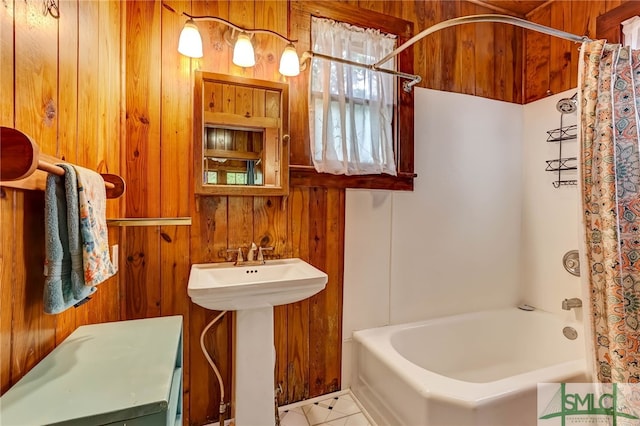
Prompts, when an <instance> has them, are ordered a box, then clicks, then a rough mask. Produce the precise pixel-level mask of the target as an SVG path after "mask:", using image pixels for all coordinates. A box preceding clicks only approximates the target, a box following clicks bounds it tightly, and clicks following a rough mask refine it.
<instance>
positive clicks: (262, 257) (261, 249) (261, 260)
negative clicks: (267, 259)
mask: <svg viewBox="0 0 640 426" xmlns="http://www.w3.org/2000/svg"><path fill="white" fill-rule="evenodd" d="M270 250H273V247H258V261H259V262H264V256H263V254H262V252H263V251H270Z"/></svg>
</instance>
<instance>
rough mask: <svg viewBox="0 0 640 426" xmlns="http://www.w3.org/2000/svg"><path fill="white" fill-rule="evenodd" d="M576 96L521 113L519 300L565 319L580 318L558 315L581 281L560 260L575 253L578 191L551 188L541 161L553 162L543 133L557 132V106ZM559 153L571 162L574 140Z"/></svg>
mask: <svg viewBox="0 0 640 426" xmlns="http://www.w3.org/2000/svg"><path fill="white" fill-rule="evenodd" d="M575 93H576V89H573V90H568V91H566V92H563V93H560V94H557V95H553V96H549V97H548V98H545V99H542V100H539V101H536V102H532V103H530V104H527V105H525V106H524V107H523V108H524V110H523V111H524V112H523V116H524V131H523V151H522V155H523V159H524V161H523V173H524V175H523V191H522V194H523V198H522V205H523V212H522V214H523V221H522V260H521V264H522V276H521V277H520V282H521V285H522V298H523V301H526V303H529V304H530V305H533V306H535V307H538V308H540V309H544V310H546V311H550V312H556V313H559V314H562V315H563V316H565V317H567V318H569V317H571V318H575V316H576V314H578V315H579V312H570V313H568V312H566V311H563V310H562V308H561V306H562V300H563V299H565V298H571V297H580V296H581V290H580V288H581V287H580V278H579V277H574V276H573V275H571V274H569V273H568V272H567V271H565V269H564V267H563V266H562V257H563V256H564V254H565V253H566V252H567V251H569V250H575V249H578V229H579V220H578V188H577V186H562V187H560V188H557V189H556V188H554V187H553V185H552V182H553V181H554V180H556V179H557V173H555V172H547V171H545V167H546V163H545V161H546V160H551V159H554V158H557V157H558V143H549V142H546V140H547V136H548V135H547V133H546V132H547V130H551V129H555V128H557V127H560V113H559V112H558V111H557V110H556V103H557V102H558V100H560V99H562V98H569V97H571V96H573V95H574V94H575ZM576 120H577V116H576V114H565V115H564V118H563V125H564V126H567V125H569V124H575V123H576ZM562 150H563V153H562V155H563V157H565V156H567V157H569V156H576V155H577V152H578V143H577V140H571V141H567V142H563V146H562ZM562 177H563V178H565V177H566V178H574V179H575V178H576V177H577V173H576V172H563V175H562Z"/></svg>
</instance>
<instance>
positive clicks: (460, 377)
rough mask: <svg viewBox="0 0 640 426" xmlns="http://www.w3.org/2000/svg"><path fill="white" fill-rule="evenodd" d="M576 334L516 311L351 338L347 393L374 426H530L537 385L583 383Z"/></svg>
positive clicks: (546, 318)
mask: <svg viewBox="0 0 640 426" xmlns="http://www.w3.org/2000/svg"><path fill="white" fill-rule="evenodd" d="M565 326H572V327H574V328H575V329H576V330H577V331H578V335H579V337H578V338H577V339H576V340H569V339H567V338H566V337H564V335H563V333H562V329H563V327H565ZM582 334H583V332H582V327H581V325H580V324H579V323H577V322H572V323H570V322H567V321H562V320H561V319H560V318H558V317H557V316H555V315H553V314H550V313H546V312H542V311H532V312H527V311H522V310H520V309H517V308H509V309H502V310H493V311H485V312H475V313H469V314H463V315H456V316H450V317H443V318H436V319H432V320H427V321H422V322H416V323H412V324H402V325H396V326H388V327H382V328H375V329H369V330H362V331H357V332H355V333H354V341H355V344H354V348H355V354H354V355H355V356H354V363H355V364H354V377H353V382H352V390H353V392H354V394H355V395H356V397H357V398H358V399H359V400H360V401H361V402H362V404H363V405H364V407H365V408H366V409H367V410H368V411H369V413H370V414H371V415H372V417H373V418H374V420H376V422H377V423H378V424H379V425H380V426H386V425H394V426H395V425H406V426H448V425H451V426H467V425H474V426H475V425H486V426H502V425H504V426H526V425H536V424H537V407H536V400H537V398H536V394H537V384H538V383H558V382H585V381H588V380H587V376H586V374H585V371H586V364H585V361H584V342H583V340H582Z"/></svg>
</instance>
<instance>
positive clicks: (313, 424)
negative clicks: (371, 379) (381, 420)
mask: <svg viewBox="0 0 640 426" xmlns="http://www.w3.org/2000/svg"><path fill="white" fill-rule="evenodd" d="M280 426H375V424H374V423H373V421H372V420H371V419H370V418H369V416H368V415H367V414H366V413H365V412H364V411H363V409H362V407H361V406H360V405H359V403H358V402H357V400H356V399H355V397H354V396H353V394H352V393H351V391H349V390H344V391H338V392H335V393H332V394H328V395H322V396H319V397H317V398H313V399H310V400H306V401H301V402H297V403H294V404H290V405H287V406H284V407H280Z"/></svg>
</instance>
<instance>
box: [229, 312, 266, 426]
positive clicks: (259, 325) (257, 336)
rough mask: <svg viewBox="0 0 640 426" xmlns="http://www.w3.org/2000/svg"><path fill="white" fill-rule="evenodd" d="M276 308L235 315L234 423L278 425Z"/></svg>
mask: <svg viewBox="0 0 640 426" xmlns="http://www.w3.org/2000/svg"><path fill="white" fill-rule="evenodd" d="M274 366H275V353H274V346H273V307H271V306H270V307H266V308H257V309H243V310H239V311H237V312H236V354H235V395H234V396H235V404H236V408H235V423H236V425H237V426H274V425H275V405H274V404H275V402H274V398H275V385H274Z"/></svg>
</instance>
